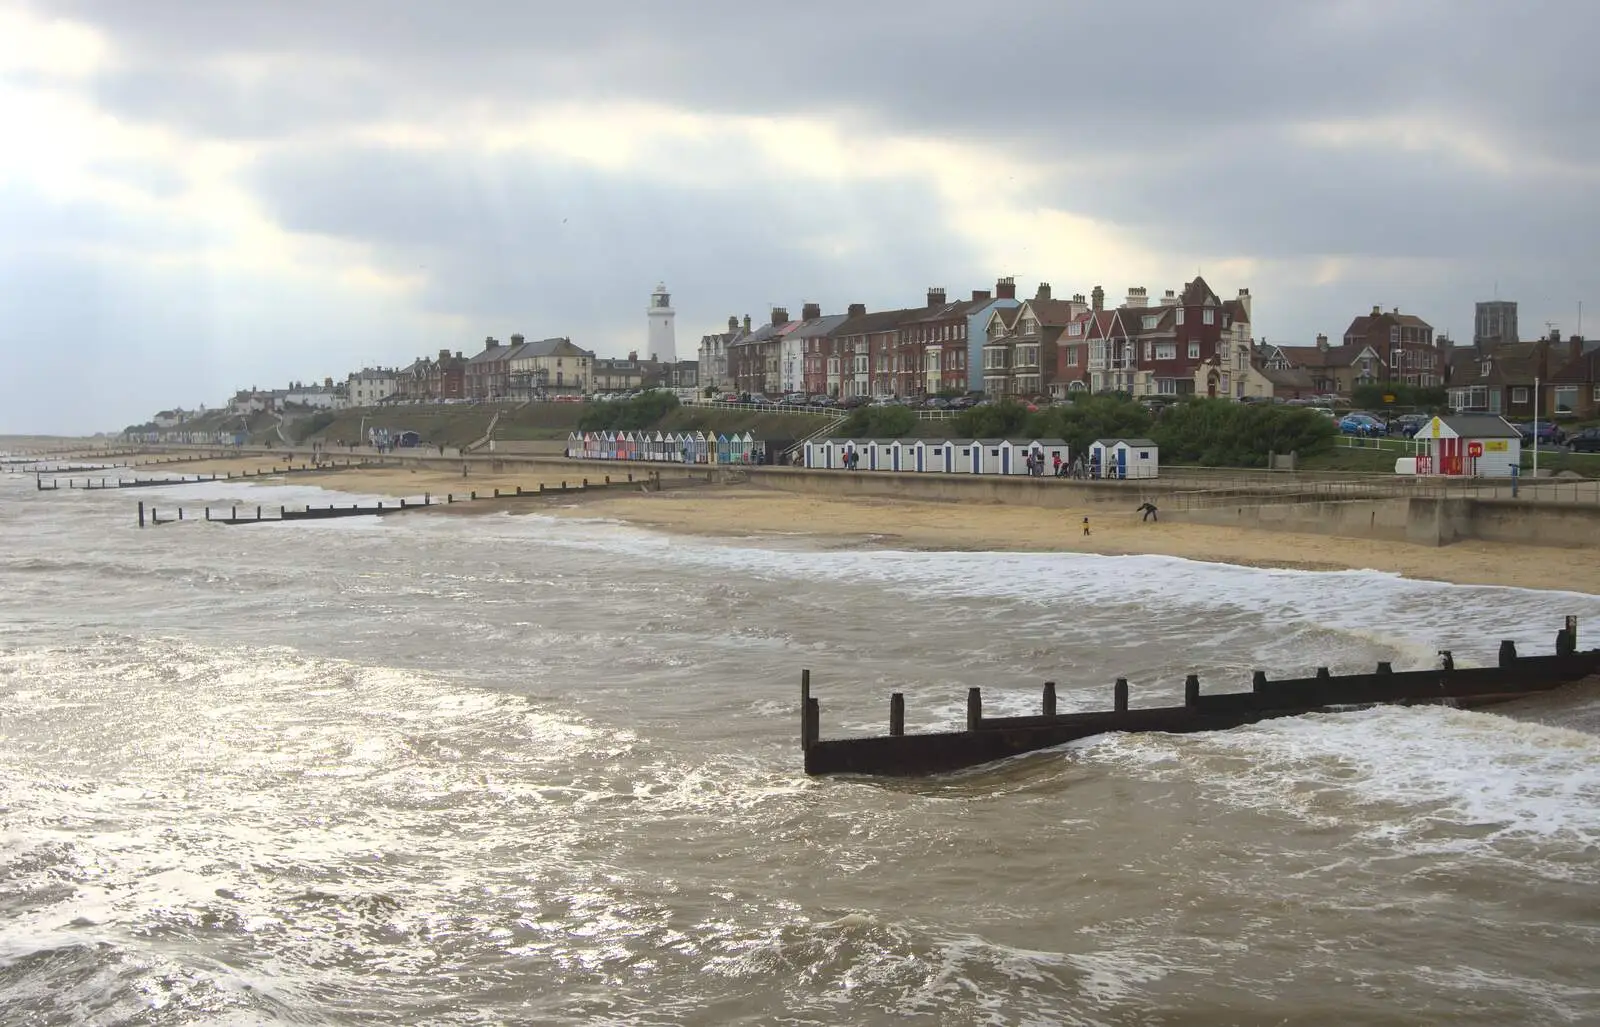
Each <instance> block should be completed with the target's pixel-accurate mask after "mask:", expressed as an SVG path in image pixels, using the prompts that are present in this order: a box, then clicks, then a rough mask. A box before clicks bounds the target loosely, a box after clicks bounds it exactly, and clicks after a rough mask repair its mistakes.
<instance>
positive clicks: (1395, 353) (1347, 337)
mask: <svg viewBox="0 0 1600 1027" xmlns="http://www.w3.org/2000/svg"><path fill="white" fill-rule="evenodd" d="M1344 344H1345V345H1346V346H1355V347H1363V346H1365V347H1370V348H1371V349H1372V351H1373V352H1374V353H1376V354H1378V357H1379V359H1380V360H1381V361H1382V364H1381V367H1380V374H1381V378H1380V380H1381V381H1392V382H1396V383H1400V384H1405V385H1416V386H1419V387H1422V388H1430V387H1436V386H1439V385H1443V384H1444V380H1445V366H1444V358H1443V354H1442V353H1441V352H1440V350H1439V347H1438V346H1437V345H1436V344H1435V340H1434V337H1433V326H1431V325H1430V324H1428V322H1426V321H1424V320H1423V319H1422V318H1420V317H1418V316H1417V315H1415V314H1402V313H1400V308H1399V307H1395V308H1394V309H1393V310H1391V311H1388V312H1385V311H1384V310H1382V309H1381V308H1379V307H1373V308H1372V313H1370V314H1363V315H1361V316H1359V317H1357V318H1355V319H1354V320H1352V321H1351V322H1350V327H1348V328H1346V329H1345V332H1344Z"/></svg>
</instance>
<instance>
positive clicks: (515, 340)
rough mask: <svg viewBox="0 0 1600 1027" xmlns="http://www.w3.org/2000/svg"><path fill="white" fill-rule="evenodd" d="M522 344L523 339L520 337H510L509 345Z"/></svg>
mask: <svg viewBox="0 0 1600 1027" xmlns="http://www.w3.org/2000/svg"><path fill="white" fill-rule="evenodd" d="M522 343H523V338H522V336H521V335H513V336H512V337H511V345H513V346H520V345H522Z"/></svg>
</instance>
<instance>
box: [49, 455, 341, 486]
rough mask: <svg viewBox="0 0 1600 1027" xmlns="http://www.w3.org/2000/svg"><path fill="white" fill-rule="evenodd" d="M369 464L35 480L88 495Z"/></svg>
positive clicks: (275, 475)
mask: <svg viewBox="0 0 1600 1027" xmlns="http://www.w3.org/2000/svg"><path fill="white" fill-rule="evenodd" d="M368 466H369V464H368V463H367V462H365V461H353V460H346V461H344V462H343V463H324V464H300V465H299V466H298V467H297V466H295V465H293V464H289V465H286V466H284V467H262V468H257V469H256V470H253V471H228V472H226V473H223V474H184V475H179V476H178V477H176V478H138V477H134V478H66V479H61V478H51V479H50V481H49V483H48V484H46V483H45V480H44V479H43V478H35V480H34V485H35V487H36V488H37V489H38V490H39V491H40V492H54V491H55V490H57V489H59V488H61V483H62V481H63V480H65V482H66V484H67V488H69V489H80V490H88V491H99V490H101V489H152V488H160V487H161V486H163V485H205V484H208V483H210V482H213V481H239V480H242V479H254V478H282V477H284V476H285V475H290V474H331V473H333V472H335V471H348V470H360V469H362V468H364V467H368Z"/></svg>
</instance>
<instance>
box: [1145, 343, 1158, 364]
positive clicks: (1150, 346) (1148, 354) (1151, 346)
mask: <svg viewBox="0 0 1600 1027" xmlns="http://www.w3.org/2000/svg"><path fill="white" fill-rule="evenodd" d="M1155 349H1156V344H1155V343H1153V342H1147V343H1145V344H1144V358H1145V359H1146V360H1151V359H1153V358H1154V357H1155Z"/></svg>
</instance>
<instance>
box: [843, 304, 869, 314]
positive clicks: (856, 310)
mask: <svg viewBox="0 0 1600 1027" xmlns="http://www.w3.org/2000/svg"><path fill="white" fill-rule="evenodd" d="M847 313H848V314H849V315H850V316H851V317H866V316H867V305H866V304H865V303H852V304H850V309H849V310H848V311H847Z"/></svg>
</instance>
